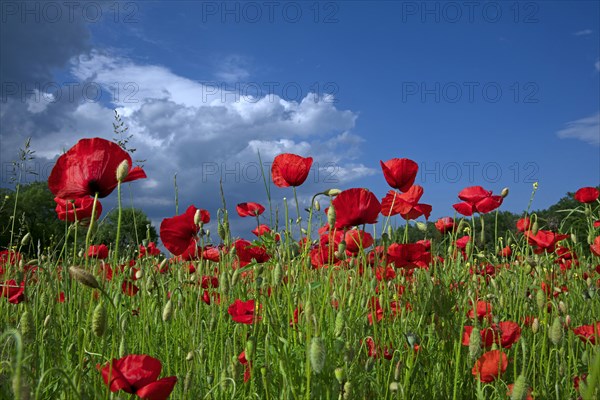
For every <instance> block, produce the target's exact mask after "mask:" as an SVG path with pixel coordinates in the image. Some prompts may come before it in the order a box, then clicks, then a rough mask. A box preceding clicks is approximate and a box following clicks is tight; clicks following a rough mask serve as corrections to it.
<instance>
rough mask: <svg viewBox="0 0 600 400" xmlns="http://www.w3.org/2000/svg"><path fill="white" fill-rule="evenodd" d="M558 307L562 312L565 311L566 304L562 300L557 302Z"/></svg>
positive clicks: (564, 312)
mask: <svg viewBox="0 0 600 400" xmlns="http://www.w3.org/2000/svg"><path fill="white" fill-rule="evenodd" d="M558 309H559V310H560V312H561V313H563V314H566V313H567V306H566V304H565V303H564V302H563V301H562V300H561V301H559V302H558Z"/></svg>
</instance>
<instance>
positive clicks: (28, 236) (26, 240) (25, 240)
mask: <svg viewBox="0 0 600 400" xmlns="http://www.w3.org/2000/svg"><path fill="white" fill-rule="evenodd" d="M30 239H31V233H29V232H27V233H26V234H25V236H23V239H21V246H27V244H29V240H30Z"/></svg>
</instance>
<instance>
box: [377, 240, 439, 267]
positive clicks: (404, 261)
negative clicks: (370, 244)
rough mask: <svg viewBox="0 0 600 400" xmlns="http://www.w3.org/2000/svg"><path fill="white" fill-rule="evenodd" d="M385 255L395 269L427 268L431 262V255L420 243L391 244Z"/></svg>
mask: <svg viewBox="0 0 600 400" xmlns="http://www.w3.org/2000/svg"><path fill="white" fill-rule="evenodd" d="M387 255H388V260H389V261H390V262H393V263H394V265H395V266H396V268H406V269H413V268H427V267H428V266H429V263H430V262H431V253H429V252H428V251H427V248H426V247H425V246H424V245H423V244H421V243H407V244H398V243H392V244H391V245H390V247H388V251H387Z"/></svg>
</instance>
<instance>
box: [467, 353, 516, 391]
mask: <svg viewBox="0 0 600 400" xmlns="http://www.w3.org/2000/svg"><path fill="white" fill-rule="evenodd" d="M507 367H508V357H506V354H504V353H502V352H501V351H500V350H490V351H488V352H487V353H484V354H483V355H482V356H481V357H480V358H479V360H477V362H475V366H474V367H473V369H472V370H471V372H472V373H473V376H475V377H478V378H479V380H480V381H481V382H485V383H489V382H493V381H494V380H495V379H496V378H498V376H499V375H500V374H503V373H504V371H506V368H507Z"/></svg>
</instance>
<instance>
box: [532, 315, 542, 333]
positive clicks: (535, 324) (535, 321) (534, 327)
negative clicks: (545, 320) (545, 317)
mask: <svg viewBox="0 0 600 400" xmlns="http://www.w3.org/2000/svg"><path fill="white" fill-rule="evenodd" d="M539 329H540V320H539V319H537V318H534V319H533V322H532V323H531V332H533V333H534V334H535V333H537V332H538V330H539Z"/></svg>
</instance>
